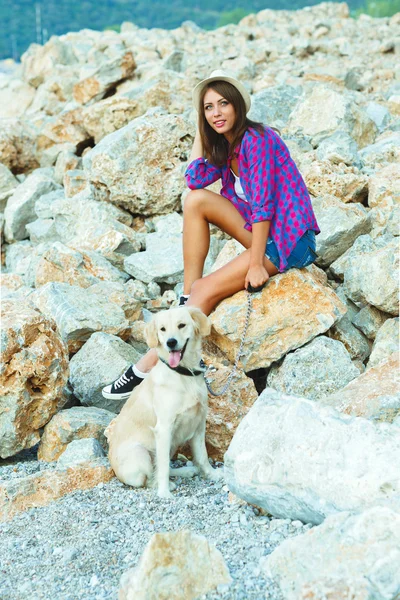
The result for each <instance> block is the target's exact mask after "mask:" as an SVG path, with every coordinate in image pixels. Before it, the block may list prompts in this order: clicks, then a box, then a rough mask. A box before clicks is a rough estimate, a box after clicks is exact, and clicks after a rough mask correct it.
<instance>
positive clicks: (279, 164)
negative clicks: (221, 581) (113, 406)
mask: <svg viewBox="0 0 400 600" xmlns="http://www.w3.org/2000/svg"><path fill="white" fill-rule="evenodd" d="M193 102H194V105H195V107H196V109H197V111H198V114H199V121H198V131H197V133H196V136H195V139H194V144H193V148H192V152H191V155H190V164H189V166H188V167H187V169H186V173H185V177H186V182H187V185H188V187H189V188H190V189H191V191H190V192H189V194H188V196H187V197H186V200H185V203H184V209H183V215H184V219H183V258H184V289H183V295H182V296H181V298H180V302H179V304H180V305H183V304H185V303H186V302H187V305H188V306H197V307H199V308H201V310H202V311H203V312H204V313H205V314H206V315H208V314H210V312H211V311H212V309H213V308H214V306H216V304H218V302H220V301H221V300H223V299H224V298H227V297H228V296H231V295H232V294H234V293H236V292H238V291H239V290H243V289H245V288H246V289H247V287H248V285H249V284H250V285H251V286H252V287H253V288H257V287H260V286H262V285H264V284H265V283H266V282H267V281H268V279H269V278H270V277H272V276H273V275H276V274H277V273H282V272H285V271H287V270H288V269H290V268H293V267H297V268H302V267H305V266H307V265H309V264H311V263H312V262H314V260H315V258H316V253H315V234H316V233H319V228H318V225H317V222H316V219H315V216H314V212H313V209H312V205H311V200H310V196H309V194H308V191H307V188H306V186H305V183H304V181H303V179H302V177H301V175H300V173H299V171H298V169H297V167H296V165H295V163H294V162H293V160H292V158H291V156H290V154H289V150H288V148H287V147H286V145H285V143H284V142H283V141H282V139H281V138H280V137H279V135H278V134H277V133H276V132H275V131H274V130H273V129H271V128H269V127H267V126H265V125H262V124H261V123H255V122H253V121H250V120H249V119H248V118H247V116H246V115H247V113H248V111H249V110H250V104H251V101H250V96H249V94H248V92H247V90H246V89H245V87H244V86H243V85H242V84H241V83H240V82H239V81H238V80H237V79H235V77H234V76H233V75H232V74H230V73H229V72H227V71H222V70H218V71H214V72H213V73H211V76H210V77H208V78H207V79H204V80H203V81H201V82H200V83H199V84H198V85H197V86H196V87H195V88H194V90H193ZM218 179H221V182H222V188H221V192H220V194H216V193H215V192H211V191H209V190H206V189H204V188H205V187H206V186H208V185H210V184H211V183H213V182H214V181H217V180H218ZM210 223H213V224H214V225H216V226H218V227H219V228H220V229H222V230H223V231H225V232H226V233H228V234H229V235H230V236H231V237H233V238H235V239H236V240H238V242H240V243H241V244H242V245H243V246H244V247H245V248H246V250H245V251H244V252H242V254H240V255H239V256H238V257H236V258H235V259H233V260H231V261H230V262H229V263H228V264H227V265H225V266H224V267H222V268H221V269H218V270H217V271H215V272H214V273H212V274H210V275H207V276H206V277H203V267H204V262H205V259H206V256H207V253H208V249H209V243H210V232H209V224H210ZM156 362H157V354H156V352H155V350H151V351H149V352H148V353H147V354H146V355H145V356H144V357H143V358H142V359H141V360H140V361H139V362H138V363H137V365H134V366H131V367H129V369H128V370H127V371H125V373H124V374H123V375H121V377H119V378H118V379H117V380H116V381H115V382H114V383H113V384H111V385H109V386H106V387H105V388H104V389H103V396H105V397H106V398H115V399H125V398H128V397H129V394H130V392H131V391H132V389H133V388H134V387H135V386H136V385H138V384H139V383H140V382H141V381H142V380H143V377H144V376H145V375H146V373H147V372H149V371H150V370H151V368H152V367H153V366H154V365H155V364H156Z"/></svg>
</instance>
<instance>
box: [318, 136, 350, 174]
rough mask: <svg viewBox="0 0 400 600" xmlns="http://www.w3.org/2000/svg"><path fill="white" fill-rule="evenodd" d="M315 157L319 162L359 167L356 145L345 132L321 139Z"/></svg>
mask: <svg viewBox="0 0 400 600" xmlns="http://www.w3.org/2000/svg"><path fill="white" fill-rule="evenodd" d="M317 157H318V158H319V159H320V160H329V161H330V162H332V163H334V164H339V163H344V164H345V165H357V166H360V158H359V156H358V148H357V144H356V142H355V141H354V139H353V138H352V137H351V135H349V134H348V133H347V132H345V131H340V130H338V131H335V133H333V134H332V135H330V136H329V137H327V138H325V139H323V140H322V142H321V143H320V144H319V146H318V150H317Z"/></svg>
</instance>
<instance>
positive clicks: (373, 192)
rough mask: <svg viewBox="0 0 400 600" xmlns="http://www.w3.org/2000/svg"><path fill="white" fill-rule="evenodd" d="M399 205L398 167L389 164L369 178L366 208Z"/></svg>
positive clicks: (397, 165) (399, 179)
mask: <svg viewBox="0 0 400 600" xmlns="http://www.w3.org/2000/svg"><path fill="white" fill-rule="evenodd" d="M396 203H397V204H400V165H399V164H389V165H387V166H386V167H383V169H380V170H378V171H376V172H375V173H374V174H373V175H371V177H370V178H369V193H368V206H371V207H372V206H378V205H381V204H384V205H385V206H388V207H391V206H393V205H394V204H396Z"/></svg>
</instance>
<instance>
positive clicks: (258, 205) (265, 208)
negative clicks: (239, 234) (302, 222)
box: [248, 132, 277, 224]
mask: <svg viewBox="0 0 400 600" xmlns="http://www.w3.org/2000/svg"><path fill="white" fill-rule="evenodd" d="M275 145H276V143H275V140H274V138H273V136H272V135H270V134H269V133H268V132H267V133H266V135H256V136H253V137H252V140H251V144H250V145H249V149H248V152H249V154H248V162H249V173H250V174H251V175H250V182H249V184H250V185H249V187H250V198H249V204H250V208H251V223H252V224H253V223H258V222H259V221H271V220H272V218H273V217H274V214H275V207H276V151H277V149H276V147H275Z"/></svg>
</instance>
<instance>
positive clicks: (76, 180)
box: [64, 169, 88, 198]
mask: <svg viewBox="0 0 400 600" xmlns="http://www.w3.org/2000/svg"><path fill="white" fill-rule="evenodd" d="M86 188H88V181H87V179H86V176H85V173H84V171H82V170H81V169H73V170H71V171H67V172H66V173H65V175H64V189H65V197H66V198H72V197H73V196H76V194H79V192H82V191H84V190H85V189H86Z"/></svg>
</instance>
